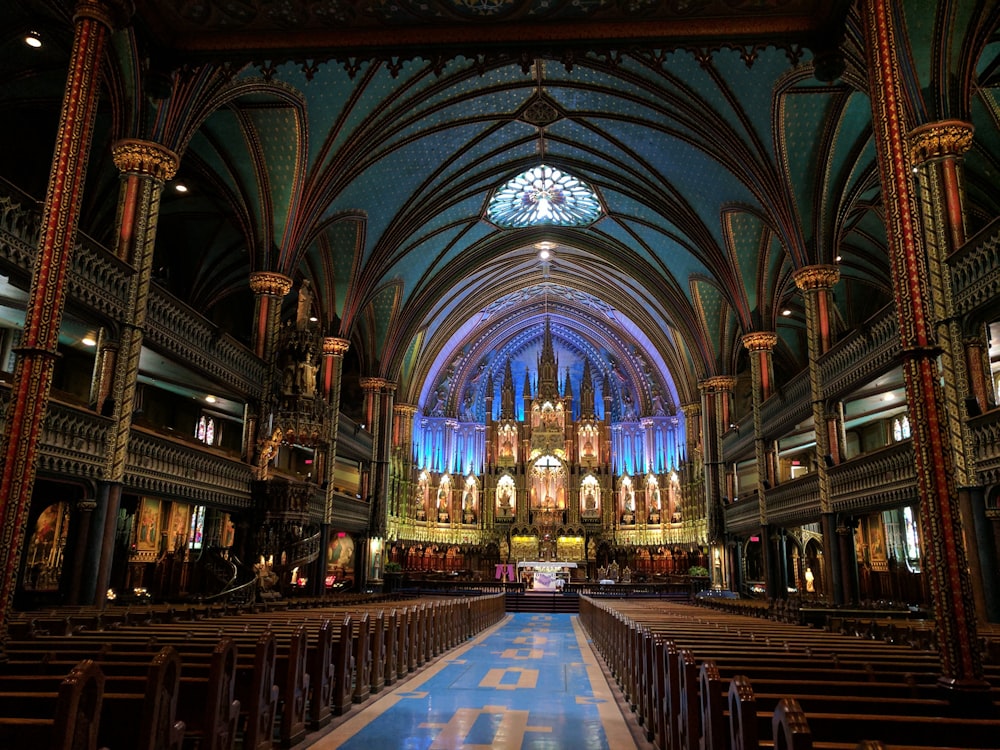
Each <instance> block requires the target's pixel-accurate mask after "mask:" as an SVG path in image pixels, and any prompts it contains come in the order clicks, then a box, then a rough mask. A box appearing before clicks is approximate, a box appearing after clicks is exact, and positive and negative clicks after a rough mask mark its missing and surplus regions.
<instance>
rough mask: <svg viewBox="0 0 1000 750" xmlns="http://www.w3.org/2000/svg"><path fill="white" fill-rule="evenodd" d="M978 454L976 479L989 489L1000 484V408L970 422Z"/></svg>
mask: <svg viewBox="0 0 1000 750" xmlns="http://www.w3.org/2000/svg"><path fill="white" fill-rule="evenodd" d="M969 429H970V430H971V432H972V442H973V445H974V446H975V452H976V477H977V481H978V483H979V484H981V485H983V486H986V487H989V486H990V485H994V484H1000V407H997V408H994V409H990V410H989V411H988V412H986V413H985V414H982V415H981V416H978V417H973V418H972V419H970V420H969Z"/></svg>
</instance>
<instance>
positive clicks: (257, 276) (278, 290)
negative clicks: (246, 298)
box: [250, 271, 292, 297]
mask: <svg viewBox="0 0 1000 750" xmlns="http://www.w3.org/2000/svg"><path fill="white" fill-rule="evenodd" d="M250 289H251V291H252V292H253V293H254V294H270V295H274V296H275V297H284V296H285V295H286V294H288V293H289V292H290V291H291V289H292V280H291V279H290V278H288V277H287V276H285V275H284V274H280V273H275V272H274V271H257V272H256V273H252V274H250Z"/></svg>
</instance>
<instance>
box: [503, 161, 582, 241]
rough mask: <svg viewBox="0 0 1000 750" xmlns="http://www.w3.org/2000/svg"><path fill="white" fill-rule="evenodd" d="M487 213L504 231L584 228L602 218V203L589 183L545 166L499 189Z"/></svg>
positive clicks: (520, 175) (525, 173)
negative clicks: (526, 228) (538, 227)
mask: <svg viewBox="0 0 1000 750" xmlns="http://www.w3.org/2000/svg"><path fill="white" fill-rule="evenodd" d="M486 214H487V217H488V218H489V220H490V221H492V222H493V223H494V224H496V225H497V226H498V227H501V228H504V229H513V228H517V227H532V226H538V225H539V224H544V225H549V226H557V227H582V226H587V225H588V224H592V223H593V222H594V221H596V220H597V219H598V217H600V215H601V202H600V201H599V200H598V199H597V194H596V193H594V191H593V190H592V189H591V188H590V187H589V186H588V185H587V184H586V183H584V182H582V181H581V180H578V179H577V178H576V177H573V176H572V175H569V174H566V173H565V172H563V171H562V170H559V169H556V168H555V167H548V166H546V165H544V164H542V165H539V166H537V167H534V168H532V169H529V170H528V171H527V172H524V173H522V174H519V175H518V176H517V177H514V178H513V179H511V180H510V181H509V182H507V184H506V185H504V186H503V187H501V188H499V189H498V190H497V191H496V193H494V194H493V198H492V199H491V200H490V204H489V206H488V207H487V209H486Z"/></svg>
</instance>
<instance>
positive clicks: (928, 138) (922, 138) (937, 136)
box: [906, 120, 974, 165]
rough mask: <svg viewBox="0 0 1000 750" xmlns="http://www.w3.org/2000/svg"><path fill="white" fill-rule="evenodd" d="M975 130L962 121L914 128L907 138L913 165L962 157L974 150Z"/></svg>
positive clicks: (929, 124) (932, 123)
mask: <svg viewBox="0 0 1000 750" xmlns="http://www.w3.org/2000/svg"><path fill="white" fill-rule="evenodd" d="M973 133H974V128H973V127H972V125H971V124H970V123H967V122H962V121H961V120H943V121H941V122H931V123H928V124H926V125H921V126H920V127H919V128H914V129H913V130H911V131H910V132H909V134H908V135H907V136H906V139H907V141H908V143H909V146H910V160H911V161H912V162H913V164H917V165H919V164H925V163H926V162H928V161H930V160H931V159H941V158H943V157H947V156H962V155H963V154H964V153H965V152H966V151H968V150H969V149H970V148H972V136H973Z"/></svg>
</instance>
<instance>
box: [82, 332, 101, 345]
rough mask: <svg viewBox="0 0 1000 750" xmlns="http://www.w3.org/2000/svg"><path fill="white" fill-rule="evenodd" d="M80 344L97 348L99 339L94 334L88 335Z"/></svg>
mask: <svg viewBox="0 0 1000 750" xmlns="http://www.w3.org/2000/svg"><path fill="white" fill-rule="evenodd" d="M80 343H81V344H83V345H84V346H97V339H96V338H95V337H94V334H92V333H88V334H87V335H86V336H84V337H83V338H82V339H80Z"/></svg>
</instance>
